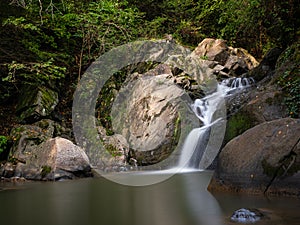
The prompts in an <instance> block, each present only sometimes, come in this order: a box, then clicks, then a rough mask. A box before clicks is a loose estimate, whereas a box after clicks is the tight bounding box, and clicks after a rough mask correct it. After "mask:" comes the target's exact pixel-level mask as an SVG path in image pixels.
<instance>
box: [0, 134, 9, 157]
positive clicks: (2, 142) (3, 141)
mask: <svg viewBox="0 0 300 225" xmlns="http://www.w3.org/2000/svg"><path fill="white" fill-rule="evenodd" d="M7 141H8V140H7V137H6V136H2V135H1V136H0V154H1V153H2V152H4V151H5V149H6V148H7Z"/></svg>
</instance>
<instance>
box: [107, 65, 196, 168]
mask: <svg viewBox="0 0 300 225" xmlns="http://www.w3.org/2000/svg"><path fill="white" fill-rule="evenodd" d="M164 71H167V70H164ZM170 77H172V74H171V71H169V74H160V75H156V74H155V71H154V74H152V75H151V74H150V73H149V72H148V73H147V74H145V75H143V76H137V77H135V78H134V79H132V80H130V81H129V82H128V83H127V85H126V86H125V87H124V88H123V90H121V92H120V93H119V97H118V98H117V100H116V103H115V105H114V107H113V109H112V117H113V127H114V129H115V132H116V133H119V134H121V135H123V136H124V137H125V138H126V139H127V141H128V143H129V146H130V151H129V158H134V159H136V160H137V162H138V164H139V165H150V164H155V163H157V162H160V161H162V160H163V159H165V158H167V157H168V156H169V155H170V154H171V153H172V151H173V150H174V148H175V147H176V145H177V143H178V138H179V135H180V132H182V131H181V130H180V129H181V127H180V120H181V116H187V115H180V102H183V99H182V98H184V97H185V95H184V90H183V89H181V88H179V87H178V86H177V85H175V84H174V82H173V81H172V80H170V79H169V78H170ZM186 100H188V99H186ZM190 103H191V102H190ZM190 116H191V118H194V121H193V120H192V121H191V124H190V125H191V126H193V127H196V126H198V125H199V124H198V120H197V119H196V117H195V116H194V115H193V113H192V112H191V111H190Z"/></svg>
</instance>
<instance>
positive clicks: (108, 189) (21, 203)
mask: <svg viewBox="0 0 300 225" xmlns="http://www.w3.org/2000/svg"><path fill="white" fill-rule="evenodd" d="M211 175H212V172H210V171H202V172H189V173H182V174H176V175H174V176H172V177H171V178H170V179H168V180H166V181H164V182H161V183H158V184H155V185H150V186H144V187H130V186H124V185H119V184H116V183H113V182H111V181H109V180H106V179H104V178H95V179H82V180H76V181H63V182H47V183H25V184H8V183H0V190H1V191H0V224H3V225H21V224H22V225H96V224H97V225H101V224H103V225H127V224H128V225H223V224H224V225H228V224H237V223H233V222H230V216H231V214H232V213H233V212H234V211H235V210H237V209H239V208H243V207H248V208H258V209H262V210H264V211H265V212H267V214H268V218H266V219H264V220H261V221H259V222H257V223H255V224H260V225H269V224H272V225H296V224H297V225H298V224H300V213H299V212H300V211H299V209H300V200H299V199H294V198H271V199H268V198H265V197H261V196H260V197H258V196H247V195H229V194H214V195H212V194H211V193H210V192H208V191H207V190H206V187H207V185H208V182H209V180H210V178H211ZM124 176H131V175H130V174H124ZM141 176H142V175H141ZM155 176H160V175H159V174H156V175H155ZM144 178H145V177H144Z"/></svg>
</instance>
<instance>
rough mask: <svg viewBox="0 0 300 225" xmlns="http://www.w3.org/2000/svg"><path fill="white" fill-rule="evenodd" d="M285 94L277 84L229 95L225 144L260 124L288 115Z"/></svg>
mask: <svg viewBox="0 0 300 225" xmlns="http://www.w3.org/2000/svg"><path fill="white" fill-rule="evenodd" d="M283 101H284V100H283V94H282V91H281V90H280V88H278V87H277V86H268V87H265V88H263V89H252V90H250V91H249V90H245V91H243V92H241V93H239V94H238V95H232V96H229V97H227V115H228V116H229V118H228V120H227V127H226V133H225V138H224V144H226V143H227V142H228V141H230V140H231V139H232V138H234V137H236V136H238V135H240V134H242V133H243V132H244V131H246V130H247V129H250V128H252V127H254V126H256V125H258V124H261V123H264V122H267V121H272V120H276V119H280V118H284V117H287V116H288V115H287V110H286V107H285V105H284V104H283Z"/></svg>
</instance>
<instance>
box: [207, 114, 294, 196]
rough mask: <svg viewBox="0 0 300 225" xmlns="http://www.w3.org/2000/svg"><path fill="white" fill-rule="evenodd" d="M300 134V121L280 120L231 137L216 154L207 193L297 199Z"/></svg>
mask: <svg viewBox="0 0 300 225" xmlns="http://www.w3.org/2000/svg"><path fill="white" fill-rule="evenodd" d="M299 134H300V120H299V119H298V120H296V119H292V118H283V119H278V120H273V121H271V122H265V123H263V124H260V125H258V126H255V127H253V128H251V129H249V130H247V131H246V132H244V133H243V134H242V135H240V136H238V137H236V138H234V139H233V140H231V141H230V142H229V143H228V144H227V145H226V146H225V147H224V148H223V150H222V152H221V153H220V155H219V159H218V165H217V169H216V170H215V174H214V176H213V178H212V181H211V183H210V185H209V190H211V191H230V192H247V193H260V194H263V193H265V194H272V195H273V194H280V195H292V196H298V197H300V190H299V186H300V179H299V178H300V140H299Z"/></svg>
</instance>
